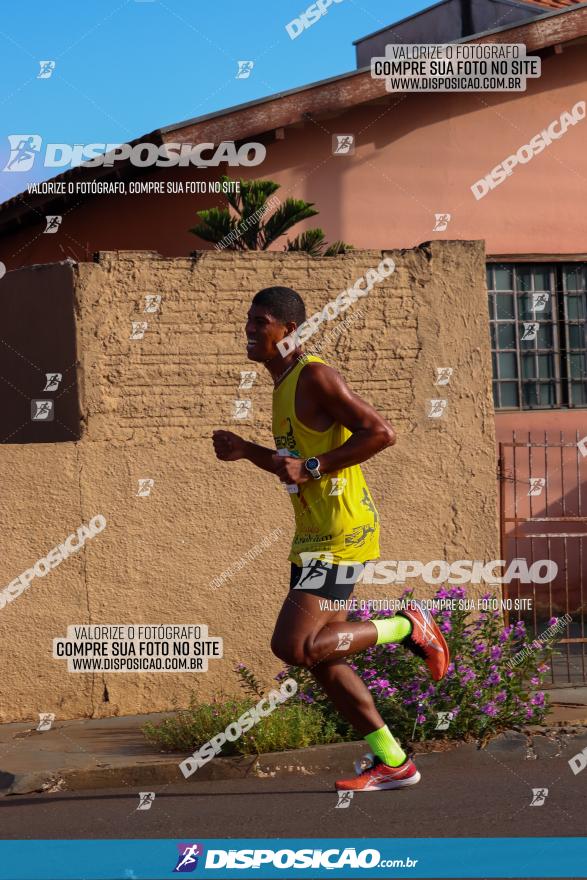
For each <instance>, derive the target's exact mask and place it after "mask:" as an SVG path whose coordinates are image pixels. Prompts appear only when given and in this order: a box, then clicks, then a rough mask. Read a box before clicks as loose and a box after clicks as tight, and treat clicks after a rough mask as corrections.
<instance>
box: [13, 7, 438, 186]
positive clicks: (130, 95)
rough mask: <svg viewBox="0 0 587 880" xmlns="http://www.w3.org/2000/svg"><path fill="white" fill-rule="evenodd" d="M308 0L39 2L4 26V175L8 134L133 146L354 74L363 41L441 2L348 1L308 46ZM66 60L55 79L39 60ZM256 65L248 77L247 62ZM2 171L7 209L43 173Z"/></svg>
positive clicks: (49, 173)
mask: <svg viewBox="0 0 587 880" xmlns="http://www.w3.org/2000/svg"><path fill="white" fill-rule="evenodd" d="M309 5H310V2H309V0H308V2H306V0H278V2H268V0H253V2H237V0H217V2H212V3H210V2H203V0H152V2H144V0H143V2H140V0H91V2H80V0H56V2H53V3H51V2H45V0H32V2H28V3H24V4H20V5H19V4H16V3H11V4H10V7H8V5H6V6H5V7H4V9H3V15H2V21H1V22H0V72H1V78H0V120H1V129H2V130H1V131H0V168H4V166H5V164H6V161H7V160H8V157H9V143H8V140H7V135H8V134H39V135H41V136H42V138H43V142H44V143H68V144H69V143H71V144H75V143H78V144H82V143H84V144H87V143H95V142H100V143H102V142H104V143H122V142H125V141H128V140H132V139H133V138H135V137H138V136H140V135H142V134H147V133H148V132H151V131H153V130H154V129H156V128H159V127H160V126H164V125H169V124H172V123H174V122H180V121H181V120H183V119H189V118H191V117H194V116H201V115H204V114H206V113H211V112H213V111H215V110H221V109H222V108H224V107H230V106H233V105H235V104H241V103H243V102H246V101H252V100H254V99H255V98H260V97H263V96H264V95H270V94H273V93H274V92H279V91H282V90H285V89H291V88H295V87H296V86H299V85H302V84H304V83H309V82H313V81H315V80H319V79H325V78H326V77H329V76H336V75H337V74H340V73H344V72H345V71H348V70H352V69H354V67H355V50H354V46H353V45H352V42H353V40H355V39H357V38H358V37H362V36H364V35H366V34H368V33H371V32H372V31H374V30H378V29H379V28H381V27H384V26H386V25H388V24H391V23H393V22H394V21H398V20H399V19H401V18H404V17H405V16H407V15H410V14H412V13H414V12H417V11H419V10H421V9H425V8H426V7H427V6H430V5H432V0H394V2H393V3H390V2H389V0H342V2H339V3H332V5H331V6H329V7H328V10H327V13H326V15H324V16H323V17H322V18H321V19H320V20H319V21H317V22H316V23H315V24H314V25H313V26H312V27H311V28H309V29H308V30H305V31H304V32H303V33H302V34H301V35H300V36H299V37H298V38H297V39H295V40H292V39H290V37H289V36H288V34H287V32H286V30H285V25H286V24H287V23H288V22H290V21H291V20H292V19H293V18H295V17H296V16H298V15H299V14H300V13H301V12H303V11H304V10H305V9H307V7H308V6H309ZM41 60H55V61H56V67H55V71H54V72H53V74H52V76H51V78H50V79H37V74H38V72H39V61H41ZM240 60H252V61H254V62H255V66H254V68H253V71H252V74H251V76H250V77H249V78H248V79H237V78H236V72H237V62H238V61H240ZM36 164H37V165H39V168H38V170H37V168H36V166H35V169H34V170H32V171H31V172H29V173H27V172H22V173H20V172H19V173H10V172H8V173H7V172H0V202H2V201H5V200H6V199H7V198H9V197H10V196H12V195H14V194H16V193H18V192H21V191H22V190H24V189H25V188H26V186H27V184H28V183H29V182H31V181H33V180H46V179H48V178H50V177H53V176H55V174H56V173H59V172H58V170H56V169H44V168H42V167H41V164H40V163H36Z"/></svg>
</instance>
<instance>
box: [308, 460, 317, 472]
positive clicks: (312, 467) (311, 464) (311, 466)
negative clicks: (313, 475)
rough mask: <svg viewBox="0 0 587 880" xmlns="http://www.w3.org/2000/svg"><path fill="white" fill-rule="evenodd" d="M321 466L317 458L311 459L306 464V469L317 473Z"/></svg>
mask: <svg viewBox="0 0 587 880" xmlns="http://www.w3.org/2000/svg"><path fill="white" fill-rule="evenodd" d="M319 466H320V462H319V461H318V459H317V458H309V459H308V460H307V462H306V467H307V468H308V470H309V471H315V470H317V469H318V467H319Z"/></svg>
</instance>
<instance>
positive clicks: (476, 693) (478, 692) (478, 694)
mask: <svg viewBox="0 0 587 880" xmlns="http://www.w3.org/2000/svg"><path fill="white" fill-rule="evenodd" d="M473 696H474V697H475V699H476V700H478V699H480V697H481V691H480V690H479V688H477V690H475V691H473Z"/></svg>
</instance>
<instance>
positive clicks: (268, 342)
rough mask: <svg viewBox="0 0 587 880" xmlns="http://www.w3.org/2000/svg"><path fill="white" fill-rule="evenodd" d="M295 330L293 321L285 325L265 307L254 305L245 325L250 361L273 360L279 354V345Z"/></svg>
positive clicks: (263, 361)
mask: <svg viewBox="0 0 587 880" xmlns="http://www.w3.org/2000/svg"><path fill="white" fill-rule="evenodd" d="M295 328H296V324H295V323H294V322H293V321H292V322H288V323H287V324H284V323H283V322H282V321H280V320H279V318H274V317H273V315H271V314H270V313H269V312H268V311H267V309H266V308H265V307H264V306H256V305H252V306H251V308H250V309H249V312H248V314H247V323H246V324H245V333H246V334H247V357H248V359H249V360H250V361H259V362H261V363H265V362H266V361H270V360H272V358H274V357H276V356H277V355H278V354H279V349H278V348H277V343H278V342H281V340H282V339H284V338H285V337H286V336H287V335H288V334H289V333H291V332H292V330H295Z"/></svg>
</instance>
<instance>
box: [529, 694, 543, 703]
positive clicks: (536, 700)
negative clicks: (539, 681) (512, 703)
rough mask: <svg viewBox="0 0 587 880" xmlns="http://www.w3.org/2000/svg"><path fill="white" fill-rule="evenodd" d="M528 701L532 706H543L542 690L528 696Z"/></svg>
mask: <svg viewBox="0 0 587 880" xmlns="http://www.w3.org/2000/svg"><path fill="white" fill-rule="evenodd" d="M530 703H531V705H532V706H544V691H537V692H536V693H535V694H534V696H533V697H531V698H530Z"/></svg>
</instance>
